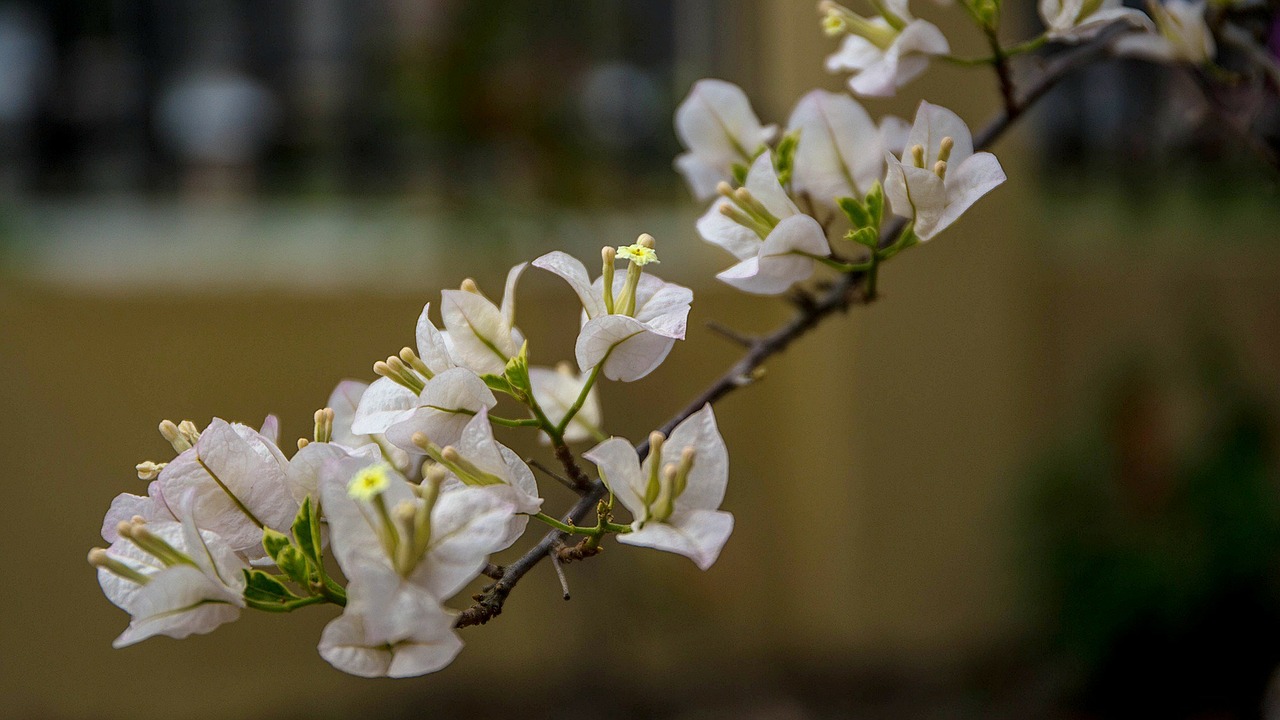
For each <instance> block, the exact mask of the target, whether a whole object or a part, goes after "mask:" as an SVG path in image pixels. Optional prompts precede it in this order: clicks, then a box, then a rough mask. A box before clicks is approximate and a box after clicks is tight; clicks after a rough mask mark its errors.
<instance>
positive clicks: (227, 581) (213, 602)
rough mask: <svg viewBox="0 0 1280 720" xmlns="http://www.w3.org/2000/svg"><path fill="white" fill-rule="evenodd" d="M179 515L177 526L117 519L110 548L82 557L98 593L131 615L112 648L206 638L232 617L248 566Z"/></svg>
mask: <svg viewBox="0 0 1280 720" xmlns="http://www.w3.org/2000/svg"><path fill="white" fill-rule="evenodd" d="M184 515H185V518H184V520H183V521H182V522H181V523H178V522H174V521H161V522H153V523H148V522H142V521H141V520H140V519H139V520H138V521H135V522H130V521H124V522H122V523H121V527H120V528H119V530H118V531H117V535H118V539H117V540H116V541H115V542H113V543H112V544H111V547H109V548H106V549H102V548H96V549H94V550H92V551H90V553H89V562H90V563H91V564H92V565H94V566H95V567H97V568H98V582H99V584H100V585H101V586H102V591H103V593H104V594H105V595H106V596H107V599H109V600H110V601H111V602H112V603H114V604H115V605H116V606H117V607H119V608H121V609H122V610H124V611H125V612H127V613H129V615H130V616H131V617H132V619H131V621H130V623H129V627H128V628H127V629H126V630H125V631H124V632H123V633H121V635H120V637H118V638H116V640H115V642H113V643H112V646H113V647H116V648H121V647H125V646H127V645H132V644H134V643H136V642H139V641H142V640H145V639H147V638H149V637H152V636H155V635H168V636H169V637H173V638H185V637H187V636H188V635H192V634H197V633H207V632H210V631H212V630H213V629H214V628H216V627H218V626H219V625H222V624H223V623H227V622H231V621H233V620H235V619H236V618H238V617H239V616H240V609H241V608H242V607H244V605H245V602H244V597H243V593H244V586H245V578H244V573H243V571H244V570H245V569H246V568H247V567H248V566H247V565H246V564H245V563H244V561H243V560H241V559H240V557H239V556H237V554H236V553H235V552H234V551H233V550H232V549H231V548H230V547H229V546H228V545H227V543H226V542H225V541H223V539H222V538H221V537H219V536H218V534H217V533H214V532H211V531H209V530H200V529H199V528H197V527H196V524H195V519H194V518H195V516H194V514H193V513H189V512H188V513H184Z"/></svg>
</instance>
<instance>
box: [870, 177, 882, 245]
mask: <svg viewBox="0 0 1280 720" xmlns="http://www.w3.org/2000/svg"><path fill="white" fill-rule="evenodd" d="M866 205H867V214H869V215H870V216H871V221H870V222H869V223H867V227H873V228H875V229H876V232H877V233H878V232H880V223H882V222H884V188H883V187H882V186H881V185H880V181H879V180H877V181H875V182H874V183H873V184H872V185H871V190H870V191H868V192H867V203H866Z"/></svg>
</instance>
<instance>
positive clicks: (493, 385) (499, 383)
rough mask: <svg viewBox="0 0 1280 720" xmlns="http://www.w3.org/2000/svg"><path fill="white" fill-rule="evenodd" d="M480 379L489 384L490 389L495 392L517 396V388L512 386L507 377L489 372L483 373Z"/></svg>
mask: <svg viewBox="0 0 1280 720" xmlns="http://www.w3.org/2000/svg"><path fill="white" fill-rule="evenodd" d="M480 379H481V380H483V381H484V384H485V385H488V386H489V389H490V390H493V391H494V392H500V393H502V394H504V395H510V396H512V397H515V394H516V389H515V388H513V387H511V383H510V382H508V381H507V379H506V378H505V377H503V376H501V375H493V374H489V375H481V376H480Z"/></svg>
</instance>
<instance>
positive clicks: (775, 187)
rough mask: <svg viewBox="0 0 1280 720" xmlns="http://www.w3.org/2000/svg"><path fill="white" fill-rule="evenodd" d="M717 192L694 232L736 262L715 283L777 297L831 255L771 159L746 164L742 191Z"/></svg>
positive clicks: (766, 155)
mask: <svg viewBox="0 0 1280 720" xmlns="http://www.w3.org/2000/svg"><path fill="white" fill-rule="evenodd" d="M873 131H874V129H873ZM800 147H804V139H803V138H801V140H800ZM720 189H721V197H720V198H719V199H718V200H716V201H715V203H713V204H712V205H711V208H710V209H709V210H707V212H706V214H704V215H703V216H702V217H701V218H700V219H699V220H698V225H697V227H698V233H699V234H700V235H701V236H702V239H704V240H706V241H707V242H709V243H712V244H715V245H719V246H720V247H722V248H724V249H725V250H728V251H729V252H730V253H732V254H733V256H734V257H736V258H738V260H739V262H738V264H737V265H734V266H733V267H731V268H729V269H728V270H725V271H724V272H721V273H720V274H718V275H716V277H717V278H718V279H720V280H721V281H723V282H726V283H728V284H729V285H732V286H734V287H736V288H738V289H739V290H742V291H744V292H749V293H753V294H756V295H777V294H779V293H783V292H786V291H787V290H788V289H789V288H790V287H791V286H792V285H794V284H796V283H798V282H802V281H804V280H807V279H809V277H810V276H812V275H813V271H814V258H815V257H827V256H828V255H830V254H831V246H830V245H828V243H827V236H826V233H825V232H823V230H822V226H821V225H819V224H818V221H817V220H814V219H813V218H812V217H809V216H808V215H804V214H802V213H801V212H800V209H799V208H798V207H796V205H795V203H793V202H791V198H789V197H788V196H787V193H786V192H785V191H784V190H783V189H782V185H780V184H779V183H778V176H777V174H776V173H775V172H774V168H773V156H772V154H771V153H769V152H764V153H762V154H761V155H760V157H758V158H756V160H755V162H753V163H752V164H751V170H750V171H749V172H748V173H747V182H746V184H745V185H744V186H743V187H740V188H738V189H737V190H733V189H731V188H729V187H728V185H721V186H720Z"/></svg>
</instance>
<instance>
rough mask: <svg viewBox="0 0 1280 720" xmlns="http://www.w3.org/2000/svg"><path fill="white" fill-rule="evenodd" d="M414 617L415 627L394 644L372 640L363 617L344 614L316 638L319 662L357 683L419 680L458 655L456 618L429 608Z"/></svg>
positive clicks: (435, 607) (459, 640) (423, 607)
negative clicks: (359, 679) (358, 679)
mask: <svg viewBox="0 0 1280 720" xmlns="http://www.w3.org/2000/svg"><path fill="white" fill-rule="evenodd" d="M416 611H417V613H418V614H417V615H416V617H415V621H414V622H413V624H412V625H411V626H409V627H408V628H406V629H405V630H404V631H403V633H401V634H400V635H399V636H398V637H397V638H396V639H395V640H392V641H387V640H382V639H372V638H373V637H374V636H371V635H370V634H369V633H368V632H366V630H365V621H364V618H363V617H361V616H360V615H358V614H356V613H354V612H351V611H347V612H344V613H343V614H341V615H339V616H338V617H336V618H334V619H333V620H332V621H330V622H329V624H328V625H326V626H325V628H324V632H323V633H322V634H321V635H320V646H319V650H320V657H323V658H324V659H325V660H327V661H328V662H329V664H330V665H333V666H334V667H335V668H337V669H339V670H341V671H343V672H345V673H350V674H351V675H358V676H360V677H392V678H404V677H417V676H418V675H425V674H427V673H432V672H435V671H437V670H440V669H441V668H443V667H445V666H446V665H448V664H449V663H451V662H453V659H454V658H455V657H457V656H458V653H459V652H461V650H462V638H460V637H458V633H457V632H455V631H454V629H453V621H454V616H453V615H452V614H451V613H449V612H447V611H445V610H444V609H442V608H441V607H440V606H439V605H438V604H432V603H430V602H426V603H423V604H422V605H421V606H420V607H418V608H416Z"/></svg>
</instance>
